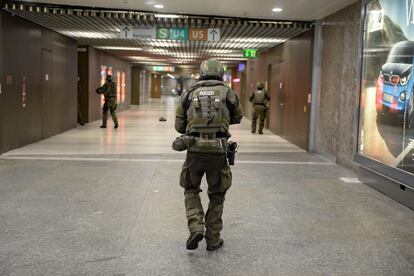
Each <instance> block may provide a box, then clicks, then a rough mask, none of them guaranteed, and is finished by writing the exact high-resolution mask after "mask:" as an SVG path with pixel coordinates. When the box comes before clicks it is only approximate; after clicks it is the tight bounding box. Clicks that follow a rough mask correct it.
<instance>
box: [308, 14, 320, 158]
mask: <svg viewBox="0 0 414 276" xmlns="http://www.w3.org/2000/svg"><path fill="white" fill-rule="evenodd" d="M322 50H323V39H322V20H317V21H316V22H315V37H314V44H313V65H312V99H311V100H312V102H311V118H310V128H309V151H310V152H315V151H317V140H318V137H317V136H318V131H317V128H318V120H319V118H318V113H319V108H320V96H321V66H322Z"/></svg>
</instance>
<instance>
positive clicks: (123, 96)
mask: <svg viewBox="0 0 414 276" xmlns="http://www.w3.org/2000/svg"><path fill="white" fill-rule="evenodd" d="M125 85H126V84H125V72H122V74H121V102H122V103H124V102H125Z"/></svg>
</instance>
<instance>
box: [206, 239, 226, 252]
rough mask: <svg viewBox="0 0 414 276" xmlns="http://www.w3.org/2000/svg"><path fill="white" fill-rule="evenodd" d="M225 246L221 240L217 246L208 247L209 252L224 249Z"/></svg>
mask: <svg viewBox="0 0 414 276" xmlns="http://www.w3.org/2000/svg"><path fill="white" fill-rule="evenodd" d="M223 244H224V241H223V239H220V240H219V242H218V244H216V245H207V251H214V250H217V249H219V248H222V247H223Z"/></svg>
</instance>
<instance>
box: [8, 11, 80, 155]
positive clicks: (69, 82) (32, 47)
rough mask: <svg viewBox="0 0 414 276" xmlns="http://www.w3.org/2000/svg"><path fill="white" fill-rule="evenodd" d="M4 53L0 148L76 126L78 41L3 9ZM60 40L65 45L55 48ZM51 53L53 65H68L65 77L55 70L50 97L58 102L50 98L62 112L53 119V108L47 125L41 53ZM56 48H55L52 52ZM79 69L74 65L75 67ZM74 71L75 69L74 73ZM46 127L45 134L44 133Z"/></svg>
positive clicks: (58, 67)
mask: <svg viewBox="0 0 414 276" xmlns="http://www.w3.org/2000/svg"><path fill="white" fill-rule="evenodd" d="M0 32H1V36H2V39H1V44H2V49H1V55H2V63H1V65H0V67H1V69H2V71H3V74H2V79H1V80H2V81H1V82H2V94H1V99H0V100H1V102H2V105H3V108H2V116H1V117H0V125H1V126H2V127H1V129H0V137H1V139H0V140H1V144H0V152H5V151H9V150H11V149H14V148H17V147H21V146H23V145H26V144H29V143H32V142H35V141H38V140H40V139H42V137H48V136H51V135H55V134H58V133H59V132H62V131H65V130H68V129H70V128H72V127H74V126H75V124H76V117H73V116H69V115H70V114H72V113H73V114H76V113H75V112H76V105H74V99H75V98H76V94H75V93H76V90H73V88H74V87H75V86H73V81H75V82H76V62H77V59H76V41H74V40H72V39H69V38H66V37H64V36H62V35H60V34H57V33H54V32H52V31H50V30H47V29H45V28H43V27H40V26H38V25H36V24H33V23H31V22H29V21H26V20H24V19H21V18H18V17H13V16H11V15H10V14H8V13H4V12H1V29H0ZM56 43H58V44H59V47H60V48H62V49H64V50H62V51H60V50H58V48H57V47H53V45H54V44H55V46H56V45H57V44H56ZM44 50H47V51H49V53H50V63H51V66H52V70H53V68H56V69H57V70H59V71H62V70H60V68H62V67H64V68H65V69H64V75H63V76H62V77H61V78H60V79H59V78H58V79H55V78H53V75H52V74H51V75H50V76H49V81H50V83H51V88H50V89H51V95H52V96H51V97H53V98H56V100H57V101H58V103H63V102H64V105H60V106H59V107H55V106H54V104H56V103H55V102H53V101H52V102H51V103H50V105H49V106H48V108H50V109H51V110H53V109H56V110H59V112H61V113H64V115H61V116H59V119H58V120H57V121H55V120H54V116H55V114H53V112H51V113H47V116H51V117H48V120H45V121H47V123H43V125H42V121H43V109H44V108H43V104H42V103H43V100H44V99H43V94H42V79H43V78H44V77H45V76H42V51H44ZM54 51H55V52H54ZM74 68H75V69H74ZM72 71H73V72H72ZM42 129H43V130H44V131H43V132H44V133H45V135H43V136H42Z"/></svg>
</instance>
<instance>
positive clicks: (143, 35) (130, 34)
mask: <svg viewBox="0 0 414 276" xmlns="http://www.w3.org/2000/svg"><path fill="white" fill-rule="evenodd" d="M119 30H120V32H119V37H120V38H128V39H155V37H156V33H155V31H156V30H155V28H151V27H134V26H127V25H123V26H121V28H120V29H119Z"/></svg>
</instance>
